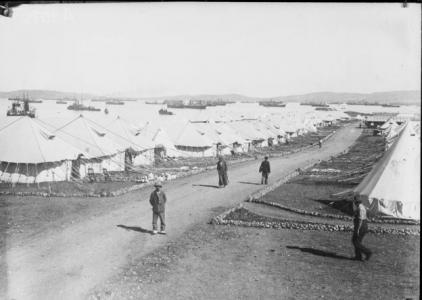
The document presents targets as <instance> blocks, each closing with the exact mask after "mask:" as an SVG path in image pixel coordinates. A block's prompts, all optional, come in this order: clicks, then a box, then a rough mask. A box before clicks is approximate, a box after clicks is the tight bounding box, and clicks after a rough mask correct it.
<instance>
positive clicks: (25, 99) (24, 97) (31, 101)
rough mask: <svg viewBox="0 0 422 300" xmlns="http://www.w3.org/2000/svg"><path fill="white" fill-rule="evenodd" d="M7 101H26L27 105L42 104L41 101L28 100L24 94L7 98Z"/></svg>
mask: <svg viewBox="0 0 422 300" xmlns="http://www.w3.org/2000/svg"><path fill="white" fill-rule="evenodd" d="M8 99H9V100H10V101H21V102H25V101H28V103H42V100H34V99H30V98H29V96H28V95H25V94H23V96H15V97H9V98H8Z"/></svg>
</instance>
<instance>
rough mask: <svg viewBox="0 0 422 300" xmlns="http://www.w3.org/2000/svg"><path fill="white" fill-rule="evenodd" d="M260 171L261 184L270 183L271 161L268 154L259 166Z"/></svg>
mask: <svg viewBox="0 0 422 300" xmlns="http://www.w3.org/2000/svg"><path fill="white" fill-rule="evenodd" d="M259 173H261V175H262V177H261V184H268V175H269V174H270V173H271V168H270V162H269V161H268V156H265V157H264V160H263V161H262V162H261V165H260V166H259Z"/></svg>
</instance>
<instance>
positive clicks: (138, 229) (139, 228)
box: [117, 225, 152, 234]
mask: <svg viewBox="0 0 422 300" xmlns="http://www.w3.org/2000/svg"><path fill="white" fill-rule="evenodd" d="M117 227H120V228H123V229H126V230H133V231H137V232H142V233H149V234H152V230H148V229H144V228H142V227H138V226H126V225H117Z"/></svg>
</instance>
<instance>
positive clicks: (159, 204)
mask: <svg viewBox="0 0 422 300" xmlns="http://www.w3.org/2000/svg"><path fill="white" fill-rule="evenodd" d="M154 187H155V191H153V192H152V193H151V196H150V198H149V203H151V206H152V234H157V220H158V218H160V225H161V231H160V232H159V233H160V234H166V231H165V230H166V217H165V206H166V202H167V197H166V194H165V193H164V192H163V191H162V190H161V188H162V185H161V183H155V184H154Z"/></svg>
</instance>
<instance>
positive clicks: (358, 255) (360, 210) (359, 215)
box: [352, 196, 372, 260]
mask: <svg viewBox="0 0 422 300" xmlns="http://www.w3.org/2000/svg"><path fill="white" fill-rule="evenodd" d="M353 202H354V210H355V217H354V219H353V225H354V228H353V237H352V243H353V246H354V247H355V257H354V259H355V260H363V257H362V253H363V254H365V256H366V260H369V258H370V257H371V255H372V251H371V250H370V249H368V248H366V247H365V246H363V245H362V240H363V237H364V236H365V234H366V233H367V232H368V218H367V214H366V208H365V206H364V205H363V204H362V201H361V200H359V199H358V197H357V196H355V198H354V201H353Z"/></svg>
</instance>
